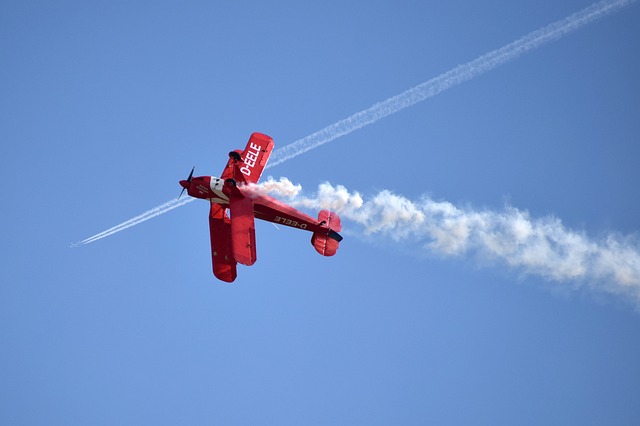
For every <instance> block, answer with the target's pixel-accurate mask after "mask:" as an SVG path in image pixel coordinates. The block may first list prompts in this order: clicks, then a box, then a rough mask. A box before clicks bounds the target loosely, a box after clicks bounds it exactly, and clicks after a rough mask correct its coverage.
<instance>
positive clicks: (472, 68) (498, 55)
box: [268, 0, 635, 167]
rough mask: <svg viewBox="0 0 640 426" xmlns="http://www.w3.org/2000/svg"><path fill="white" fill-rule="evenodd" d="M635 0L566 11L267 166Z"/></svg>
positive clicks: (278, 153) (292, 147) (281, 152)
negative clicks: (570, 13) (569, 12)
mask: <svg viewBox="0 0 640 426" xmlns="http://www.w3.org/2000/svg"><path fill="white" fill-rule="evenodd" d="M633 2H635V0H614V1H611V0H609V1H601V2H598V3H594V4H593V5H591V6H589V7H587V8H586V9H583V10H581V11H579V12H576V13H574V14H573V15H569V16H567V17H566V18H564V19H561V20H559V21H556V22H554V23H552V24H550V25H547V26H545V27H542V28H540V29H538V30H536V31H533V32H532V33H529V34H527V35H526V36H524V37H522V38H520V39H518V40H516V41H514V42H512V43H509V44H507V45H506V46H504V47H501V48H500V49H497V50H494V51H492V52H489V53H486V54H484V55H482V56H480V57H478V58H476V59H474V60H473V61H471V62H467V63H466V64H463V65H458V66H457V67H455V68H453V69H452V70H450V71H447V72H445V73H444V74H441V75H439V76H438V77H435V78H432V79H431V80H429V81H426V82H424V83H422V84H419V85H417V86H415V87H412V88H411V89H409V90H405V91H404V92H402V93H400V94H399V95H396V96H393V97H391V98H389V99H387V100H384V101H382V102H378V103H376V104H374V105H372V106H371V107H369V108H367V109H365V110H363V111H360V112H357V113H355V114H353V115H352V116H350V117H347V118H345V119H343V120H340V121H338V122H336V123H334V124H331V125H329V126H327V127H325V128H324V129H322V130H319V131H317V132H315V133H313V134H311V135H309V136H306V137H304V138H302V139H299V140H297V141H295V142H293V143H291V144H289V145H287V146H284V147H282V148H280V149H277V150H275V151H274V152H273V154H272V155H271V159H270V160H269V165H268V167H273V166H276V165H278V164H280V163H283V162H285V161H287V160H290V159H292V158H294V157H297V156H298V155H300V154H303V153H305V152H307V151H309V150H312V149H314V148H317V147H319V146H321V145H324V144H326V143H328V142H331V141H333V140H335V139H337V138H339V137H341V136H344V135H347V134H349V133H351V132H353V131H354V130H357V129H360V128H362V127H365V126H368V125H370V124H373V123H375V122H376V121H378V120H381V119H383V118H385V117H388V116H389V115H391V114H394V113H396V112H398V111H400V110H403V109H405V108H407V107H410V106H412V105H415V104H416V103H418V102H422V101H424V100H426V99H429V98H431V97H433V96H435V95H437V94H439V93H441V92H443V91H445V90H447V89H450V88H452V87H454V86H457V85H458V84H460V83H464V82H465V81H468V80H471V79H472V78H474V77H477V76H478V75H480V74H483V73H485V72H487V71H490V70H492V69H494V68H496V67H497V66H499V65H503V64H505V63H507V62H510V61H512V60H514V59H516V58H517V57H519V56H520V55H522V54H524V53H527V52H529V51H530V50H533V49H536V48H538V47H540V46H542V45H544V44H546V43H548V42H550V41H553V40H557V39H559V38H561V37H563V36H564V35H566V34H568V33H570V32H572V31H575V30H577V29H578V28H580V27H582V26H584V25H586V24H589V23H591V22H593V21H596V20H598V19H600V18H602V17H604V16H606V15H608V14H610V13H613V12H615V11H618V10H619V9H622V8H623V7H625V6H628V5H629V4H631V3H633Z"/></svg>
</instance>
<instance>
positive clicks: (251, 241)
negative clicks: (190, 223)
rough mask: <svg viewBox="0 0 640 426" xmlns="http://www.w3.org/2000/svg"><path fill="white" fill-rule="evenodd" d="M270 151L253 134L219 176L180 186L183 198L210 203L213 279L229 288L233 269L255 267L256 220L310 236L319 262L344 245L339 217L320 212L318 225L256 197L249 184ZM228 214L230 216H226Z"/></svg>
mask: <svg viewBox="0 0 640 426" xmlns="http://www.w3.org/2000/svg"><path fill="white" fill-rule="evenodd" d="M272 150H273V139H271V138H270V137H269V136H267V135H263V134H261V133H253V134H252V135H251V137H250V138H249V142H248V143H247V146H246V148H245V149H244V151H240V150H235V151H231V152H230V153H229V161H228V162H227V165H226V167H225V168H224V171H223V172H222V176H221V177H219V178H217V177H213V176H200V177H193V170H191V173H190V174H189V177H188V178H187V180H181V181H180V185H181V186H182V188H183V189H182V192H181V193H180V195H181V196H182V193H184V191H185V190H186V191H187V193H188V194H189V195H190V196H192V197H195V198H202V199H205V200H209V201H210V202H211V210H210V212H209V232H210V234H211V259H212V262H213V274H214V275H215V276H216V277H217V278H218V279H220V280H222V281H226V282H233V281H234V280H235V279H236V276H237V272H236V265H237V264H238V263H241V264H243V265H253V264H254V263H255V261H256V235H255V224H254V218H257V219H262V220H266V221H268V222H273V223H275V224H278V225H285V226H290V227H292V228H297V229H303V230H305V231H310V232H313V236H312V237H311V244H313V246H314V247H315V249H316V251H317V252H318V253H320V254H321V255H323V256H333V255H334V254H335V253H336V251H337V250H338V245H339V243H340V241H341V240H342V237H341V236H340V234H338V231H340V230H342V226H341V225H340V218H339V217H338V215H337V214H335V213H333V212H330V211H327V210H322V211H320V213H319V214H318V220H315V219H314V218H312V217H311V216H308V215H306V214H304V213H302V212H300V211H298V210H296V209H294V208H293V207H291V206H288V205H286V204H284V203H282V202H280V201H278V200H276V199H275V198H272V197H269V196H268V195H264V194H260V193H258V192H256V191H255V189H254V188H252V187H251V186H250V185H249V184H253V183H257V182H258V180H259V179H260V175H261V174H262V170H263V169H264V167H265V166H266V165H267V161H268V160H269V155H271V151H272ZM227 209H229V213H230V216H229V215H228V214H227Z"/></svg>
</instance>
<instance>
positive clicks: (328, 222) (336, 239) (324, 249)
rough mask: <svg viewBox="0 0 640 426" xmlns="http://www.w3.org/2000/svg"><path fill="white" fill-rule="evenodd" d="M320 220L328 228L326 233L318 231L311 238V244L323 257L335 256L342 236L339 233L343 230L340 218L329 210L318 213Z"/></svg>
mask: <svg viewBox="0 0 640 426" xmlns="http://www.w3.org/2000/svg"><path fill="white" fill-rule="evenodd" d="M318 220H319V221H320V222H321V223H323V226H326V232H320V231H316V232H314V233H313V236H312V237H311V244H313V247H314V248H315V249H316V251H317V252H318V253H320V254H321V255H323V256H333V255H334V254H336V252H337V251H338V246H339V245H340V241H342V236H341V235H340V234H338V231H341V230H342V225H341V224H340V217H339V216H338V215H337V214H335V213H333V212H330V211H328V210H321V211H320V213H318Z"/></svg>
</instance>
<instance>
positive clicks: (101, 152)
mask: <svg viewBox="0 0 640 426" xmlns="http://www.w3.org/2000/svg"><path fill="white" fill-rule="evenodd" d="M589 4H591V3H590V2H589V1H583V0H580V1H578V0H571V1H564V2H562V4H558V3H557V2H544V4H541V3H540V2H536V1H529V0H522V1H518V2H512V1H498V0H495V1H483V2H472V1H467V0H460V1H452V2H446V4H438V5H431V4H426V2H382V1H377V2H370V3H369V4H368V5H367V6H362V5H360V4H359V3H356V2H352V3H345V2H332V1H329V2H322V3H317V2H316V3H304V2H303V3H301V2H278V3H277V4H272V5H266V4H263V3H262V2H255V3H254V2H233V3H229V4H216V3H215V2H196V1H193V2H118V1H114V2H107V3H105V2H75V1H60V2H36V1H32V2H14V1H8V2H5V3H4V5H3V6H4V7H3V13H2V14H1V15H0V52H1V56H0V61H2V62H1V64H2V66H0V76H1V77H2V78H1V79H0V90H1V91H0V93H1V94H2V95H1V96H0V111H1V117H2V120H1V122H0V137H1V139H2V145H1V148H0V149H1V151H0V152H1V155H0V161H1V162H2V168H0V173H2V175H1V176H2V179H3V181H4V182H5V185H4V192H3V195H4V196H3V199H4V202H3V206H4V208H3V209H2V213H1V214H2V219H3V220H2V223H3V227H2V236H3V238H2V239H1V240H0V241H1V243H0V244H1V245H0V247H1V250H2V259H3V260H2V268H1V271H2V275H1V279H0V282H2V284H1V285H0V365H1V366H2V367H1V369H0V375H1V376H0V383H1V384H0V423H3V424H25V425H32V424H60V425H62V424H64V425H71V424H83V425H84V424H105V425H106V424H167V425H170V424H227V425H235V424H238V425H243V424H278V425H285V424H322V425H324V424H371V425H378V424H379V425H388V424H406V425H412V424H491V425H503V424H504V425H507V424H509V425H510V424H584V425H589V424H593V425H597V424H607V425H611V424H616V425H635V424H638V422H639V421H640V404H639V403H638V402H639V400H638V397H637V395H638V394H639V393H640V366H639V365H640V364H638V359H640V343H639V342H640V315H639V314H638V306H637V303H636V302H635V301H634V300H633V299H631V300H630V299H629V298H626V297H617V296H612V295H611V294H609V293H607V292H606V291H602V289H603V288H606V286H607V282H604V281H606V279H603V278H602V277H596V278H593V277H592V278H581V279H575V280H552V279H549V278H547V277H545V276H541V275H540V274H536V273H527V270H525V269H523V268H518V267H516V268H511V267H509V266H508V265H507V263H506V262H505V261H504V260H501V259H488V258H486V257H485V256H482V254H481V253H480V254H477V253H472V252H471V253H462V254H458V255H445V254H443V253H441V252H438V251H436V250H431V249H428V248H427V249H425V248H424V246H425V244H428V241H425V240H423V239H412V238H406V239H402V240H399V241H396V240H394V239H393V238H391V237H390V236H388V235H386V234H374V235H368V236H367V235H364V230H363V227H362V225H360V224H358V223H355V222H354V221H350V220H348V219H345V220H344V224H343V225H344V232H343V235H344V236H345V239H344V241H343V242H342V243H341V248H340V251H339V252H338V254H337V255H336V256H335V257H333V258H322V257H321V256H318V254H317V253H316V252H315V250H313V248H312V246H311V245H310V244H309V238H310V235H309V234H307V233H303V232H296V231H294V230H290V229H282V228H281V229H280V230H277V229H276V228H274V227H273V226H272V225H270V224H268V223H258V226H257V228H258V229H257V244H258V262H257V263H256V264H255V265H253V266H252V267H239V271H238V273H239V277H238V279H237V281H236V282H235V283H234V284H233V285H226V284H223V283H221V282H219V281H217V280H215V278H214V277H213V275H212V274H211V266H210V252H209V236H208V225H207V213H208V206H207V205H206V203H204V202H199V201H198V202H193V203H189V204H188V205H186V206H183V207H180V208H178V209H175V210H173V211H171V212H169V213H167V214H164V215H162V216H159V217H157V218H154V219H153V220H150V221H148V222H145V223H143V224H140V225H138V226H135V227H132V228H130V229H127V230H125V231H123V232H120V233H118V234H115V235H112V236H110V237H108V238H104V239H102V240H100V241H96V242H95V243H92V244H89V245H86V246H82V247H78V248H74V249H70V248H69V245H70V244H71V243H73V242H76V241H80V240H82V239H84V238H87V237H89V236H91V235H94V234H96V233H98V232H101V231H103V230H105V229H107V228H110V227H111V226H113V225H116V224H118V223H120V222H122V221H124V220H127V219H129V218H131V217H134V216H136V215H138V214H140V213H142V212H144V211H146V210H148V209H150V208H152V207H155V206H157V205H159V204H161V203H164V202H166V201H168V200H170V199H172V198H173V197H177V195H178V194H179V192H180V189H181V188H180V186H179V185H178V180H180V179H184V178H185V177H186V175H187V174H188V172H189V170H190V169H191V167H192V166H196V172H197V173H199V174H212V175H219V174H220V172H221V169H222V167H223V166H224V164H225V161H226V158H227V152H228V151H229V150H231V149H234V148H242V147H243V146H244V145H245V143H246V140H247V139H248V137H249V135H250V134H251V132H253V131H260V132H264V133H267V134H269V135H270V136H272V137H273V138H274V140H275V142H276V148H277V147H282V146H285V145H287V144H289V143H292V142H294V141H296V140H298V139H300V138H303V137H305V136H307V135H309V134H311V133H313V132H315V131H317V130H320V129H322V128H324V127H325V126H328V125H330V124H332V123H335V122H336V121H338V120H341V119H343V118H345V117H348V116H350V115H351V114H353V113H355V112H357V111H361V110H363V109H365V108H368V107H369V106H371V105H372V104H374V103H375V102H378V101H381V100H384V99H387V98H388V97H390V96H394V95H396V94H398V93H401V92H402V91H404V90H406V89H409V88H411V87H414V86H415V85H417V84H420V83H422V82H424V81H427V80H429V79H431V78H433V77H436V76H438V75H440V74H442V73H443V72H446V71H448V70H450V69H452V68H454V67H455V66H457V65H459V64H464V63H467V62H468V61H470V60H472V59H474V58H476V57H478V56H480V55H482V54H484V53H486V52H489V51H492V50H494V49H497V48H499V47H502V46H504V45H506V44H508V43H510V42H512V41H514V40H516V39H517V38H519V37H521V36H523V35H525V34H527V33H529V32H530V31H533V30H536V29H538V28H540V27H543V26H544V25H547V24H549V23H551V22H554V21H556V20H558V19H561V18H564V17H565V16H567V15H570V14H571V13H574V12H576V11H578V10H580V9H583V8H585V7H587V6H588V5H589ZM638 22H640V7H639V6H638V4H632V5H630V6H629V7H626V8H625V9H623V10H621V11H619V12H617V13H615V14H612V15H610V16H607V17H605V18H604V19H602V20H600V21H598V22H594V23H591V24H589V25H587V26H585V27H583V28H581V29H579V30H577V31H575V32H573V33H571V34H569V35H567V36H566V37H563V38H562V39H560V40H558V41H556V42H553V43H550V44H546V45H544V46H542V47H541V48H539V49H536V50H534V51H531V52H529V53H527V54H526V55H524V56H522V57H520V58H518V59H517V60H515V61H512V62H509V63H507V64H505V65H502V66H500V67H498V68H496V69H494V70H491V71H490V72H487V73H486V74H483V75H480V76H477V77H475V78H474V79H472V80H470V81H468V82H465V83H463V84H460V85H457V86H455V87H452V88H450V89H449V90H446V91H445V92H443V93H441V94H438V95H437V96H434V97H433V98H430V99H428V100H426V101H424V102H421V103H419V104H417V105H415V106H412V107H410V108H407V109H405V110H402V111H400V112H398V113H397V114H394V115H392V116H390V117H387V118H385V119H382V120H380V121H378V122H376V123H373V124H371V125H369V126H366V127H364V128H362V129H360V130H357V131H355V132H353V133H351V134H349V135H346V136H344V137H341V138H338V139H336V140H335V141H333V142H331V143H328V144H326V145H324V146H322V147H319V148H317V149H314V150H312V151H310V152H308V153H306V154H304V155H301V156H299V157H296V158H295V159H292V160H290V161H287V162H285V163H282V164H280V165H278V166H277V167H273V168H271V169H269V170H268V171H267V173H265V175H266V174H269V175H272V176H273V177H275V178H279V177H282V176H285V177H287V178H289V179H291V181H293V182H294V183H296V184H300V185H302V187H303V188H304V192H305V194H308V195H309V196H313V194H314V192H315V191H316V190H317V188H318V186H319V185H320V184H322V183H324V182H330V183H331V184H333V185H344V186H345V187H346V188H348V189H349V190H350V191H358V192H359V193H360V194H362V196H363V198H364V199H371V198H373V197H374V196H375V195H376V194H378V193H379V192H380V191H382V190H390V191H392V192H393V193H394V194H398V195H401V196H403V197H405V198H406V199H408V200H413V201H415V202H418V201H419V200H424V197H426V196H428V197H430V199H432V200H436V201H438V202H450V203H452V204H453V205H455V206H458V207H459V208H464V209H468V210H471V211H494V212H504V211H505V206H512V207H515V208H517V209H519V210H521V211H527V212H529V214H530V216H531V218H534V219H535V218H549V217H554V218H557V219H558V220H560V221H561V222H562V226H563V227H564V229H567V230H572V231H575V232H577V233H579V234H580V235H585V236H586V237H587V238H588V239H589V241H593V242H597V243H599V244H601V243H603V242H604V241H606V240H607V239H609V240H611V239H614V240H615V241H619V242H623V243H625V244H627V245H628V247H630V248H631V249H632V250H634V253H636V254H637V253H638V251H640V249H639V248H638V247H639V244H638V231H639V229H640V222H639V220H638V218H639V217H640V202H639V201H638V196H637V194H638V190H637V182H638V181H640V169H639V168H638V166H637V165H638V158H640V145H639V144H638V135H640V120H639V119H638V115H639V112H640V101H639V100H640V85H639V84H638V80H637V77H636V76H637V75H640V61H639V59H640V57H639V55H638V53H637V52H638V51H640V49H639V46H638V43H639V41H640V37H639V35H640V34H639V32H640V30H639V29H638V28H640V27H639V26H638ZM310 212H312V211H311V210H310Z"/></svg>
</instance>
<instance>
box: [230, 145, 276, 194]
mask: <svg viewBox="0 0 640 426" xmlns="http://www.w3.org/2000/svg"><path fill="white" fill-rule="evenodd" d="M271 151H273V139H271V138H270V137H269V136H267V135H263V134H262V133H253V134H252V135H251V137H250V138H249V142H247V146H246V147H245V149H244V151H242V152H240V151H239V150H237V151H236V152H237V153H238V154H240V158H241V161H238V162H237V163H235V161H234V159H233V158H229V161H228V162H227V166H226V167H225V169H224V171H223V172H222V179H225V180H226V179H229V178H233V179H235V180H236V181H237V182H246V183H258V180H260V176H261V175H262V171H263V170H264V168H265V166H266V165H267V161H269V156H270V155H271ZM234 164H235V165H237V169H236V168H235V167H234Z"/></svg>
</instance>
